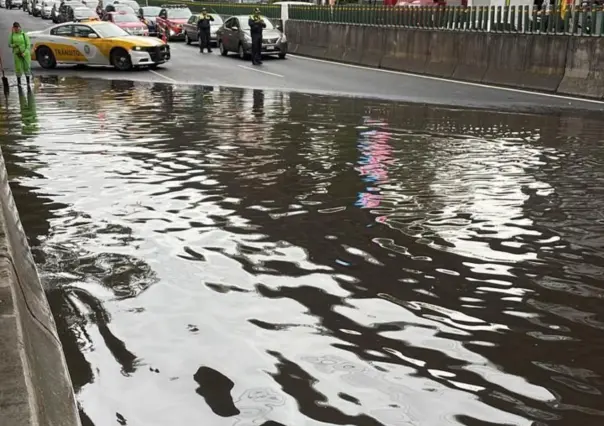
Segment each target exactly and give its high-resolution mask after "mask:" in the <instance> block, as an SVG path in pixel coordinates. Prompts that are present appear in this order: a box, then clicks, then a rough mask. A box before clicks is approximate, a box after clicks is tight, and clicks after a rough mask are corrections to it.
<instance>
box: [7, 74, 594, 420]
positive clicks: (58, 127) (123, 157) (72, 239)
mask: <svg viewBox="0 0 604 426" xmlns="http://www.w3.org/2000/svg"><path fill="white" fill-rule="evenodd" d="M58 93H60V96H57V94H58ZM0 112H1V114H2V115H1V117H0V119H1V120H2V122H1V123H0V124H1V129H2V130H1V133H2V140H3V151H4V153H5V157H6V161H7V162H8V166H9V171H10V173H11V176H12V184H13V192H14V195H15V198H16V202H17V205H18V207H19V209H20V211H21V213H22V220H23V223H24V226H25V229H26V230H27V232H28V237H29V240H30V244H31V245H32V250H33V252H34V256H35V258H36V261H37V262H38V265H39V270H40V275H41V277H42V279H43V282H44V284H45V285H46V287H47V289H48V296H49V300H50V302H51V305H52V308H53V312H54V314H55V316H56V320H57V324H58V327H59V331H60V335H61V339H62V341H63V345H64V348H65V352H66V355H67V359H68V364H69V368H70V372H71V375H72V379H73V383H74V387H75V389H76V391H77V397H78V401H79V403H80V405H81V413H82V418H83V421H84V425H96V426H110V425H129V426H155V425H157V426H189V425H191V426H192V425H204V426H205V425H208V426H214V425H216V426H222V425H225V426H226V425H228V426H231V425H233V426H234V425H237V426H251V425H267V426H268V425H287V426H306V425H309V426H314V425H359V426H361V425H362V426H365V425H368V426H369V425H371V426H373V425H392V426H398V425H405V426H409V425H422V426H424V425H426V426H432V425H434V426H440V425H443V426H444V425H454V424H459V425H461V424H463V425H503V424H507V425H581V426H584V425H588V426H589V425H601V424H604V404H603V401H604V398H603V396H602V392H603V391H604V380H603V377H602V375H603V374H604V364H603V363H602V352H603V351H604V305H603V299H604V285H603V279H604V237H603V236H602V235H603V232H604V151H603V150H602V146H601V143H600V140H601V135H602V132H603V130H604V123H603V122H602V121H601V120H600V119H599V118H598V117H595V118H594V117H589V116H578V115H576V116H569V115H564V116H562V115H556V114H551V113H550V114H547V115H536V114H515V113H498V112H495V111H479V110H464V109H460V108H448V109H447V108H439V107H435V106H427V105H404V104H391V103H387V102H379V101H375V102H374V101H366V100H359V99H351V98H347V99H344V98H342V99H337V98H331V97H321V96H307V95H303V94H295V93H289V94H288V93H280V92H263V91H252V90H244V89H226V88H211V87H174V86H170V85H163V84H145V83H130V82H109V81H95V80H69V79H62V80H60V81H59V80H50V79H48V80H45V83H43V84H41V85H39V86H38V87H36V89H35V91H34V93H33V94H32V95H31V96H29V97H28V96H26V95H23V96H21V97H19V96H17V94H16V93H15V92H13V93H12V94H11V96H10V97H9V99H8V100H7V101H4V100H3V101H2V107H1V109H0Z"/></svg>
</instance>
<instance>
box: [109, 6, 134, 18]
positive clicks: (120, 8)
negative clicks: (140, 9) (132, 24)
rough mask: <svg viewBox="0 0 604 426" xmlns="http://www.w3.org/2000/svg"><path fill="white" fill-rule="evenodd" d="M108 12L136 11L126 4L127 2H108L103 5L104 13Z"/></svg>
mask: <svg viewBox="0 0 604 426" xmlns="http://www.w3.org/2000/svg"><path fill="white" fill-rule="evenodd" d="M109 12H117V13H120V12H123V13H132V14H134V15H136V12H135V11H134V9H132V8H131V7H130V6H128V5H127V4H119V3H114V4H108V5H107V6H106V7H105V13H109Z"/></svg>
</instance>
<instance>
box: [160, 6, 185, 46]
mask: <svg viewBox="0 0 604 426" xmlns="http://www.w3.org/2000/svg"><path fill="white" fill-rule="evenodd" d="M161 7H162V9H161V11H160V12H159V16H158V17H157V19H156V22H157V36H158V37H162V36H163V35H164V34H165V35H166V39H167V40H184V38H185V33H184V32H183V30H182V26H183V25H184V24H185V23H186V22H187V21H188V20H189V18H190V17H191V15H192V14H193V13H192V12H191V9H189V8H188V7H187V6H186V5H183V4H181V5H178V4H174V5H172V4H170V5H165V4H164V5H162V6H161Z"/></svg>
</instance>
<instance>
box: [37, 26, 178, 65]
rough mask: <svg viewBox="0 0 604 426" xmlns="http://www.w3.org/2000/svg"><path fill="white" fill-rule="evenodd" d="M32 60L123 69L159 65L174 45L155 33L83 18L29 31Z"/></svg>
mask: <svg viewBox="0 0 604 426" xmlns="http://www.w3.org/2000/svg"><path fill="white" fill-rule="evenodd" d="M27 34H28V35H29V39H30V42H31V46H32V60H34V61H38V63H39V64H40V66H41V67H42V68H46V69H51V68H55V67H56V66H57V64H71V65H76V64H84V65H105V66H113V67H115V68H117V69H118V70H120V71H127V70H131V69H132V68H140V67H148V68H155V67H157V66H158V65H160V64H163V63H165V62H167V61H169V60H170V46H168V44H167V43H165V42H163V41H162V40H159V39H157V38H152V37H138V36H132V35H130V34H128V33H127V32H126V31H124V30H123V29H121V28H120V27H118V26H117V25H115V24H112V23H111V22H102V21H83V22H67V23H64V24H59V25H54V26H52V27H50V28H47V29H45V30H41V31H32V32H29V33H27Z"/></svg>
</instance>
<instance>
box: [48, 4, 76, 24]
mask: <svg viewBox="0 0 604 426" xmlns="http://www.w3.org/2000/svg"><path fill="white" fill-rule="evenodd" d="M82 5H83V3H82V2H81V1H80V0H63V1H62V2H60V3H57V4H55V6H54V7H55V8H56V10H55V12H54V15H52V22H55V23H57V24H60V23H62V22H67V21H68V20H69V19H68V15H67V13H66V10H67V8H68V7H71V6H82Z"/></svg>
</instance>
